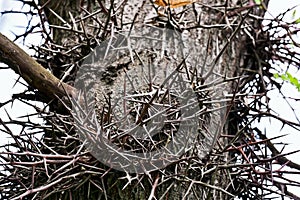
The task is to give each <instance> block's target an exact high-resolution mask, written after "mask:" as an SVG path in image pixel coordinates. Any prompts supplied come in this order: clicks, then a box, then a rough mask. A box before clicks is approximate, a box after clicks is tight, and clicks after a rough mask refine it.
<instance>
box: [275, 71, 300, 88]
mask: <svg viewBox="0 0 300 200" xmlns="http://www.w3.org/2000/svg"><path fill="white" fill-rule="evenodd" d="M273 76H274V78H276V79H281V80H283V81H287V82H289V83H290V84H292V85H294V86H295V87H296V88H297V90H298V91H299V92H300V81H299V80H298V79H297V78H296V77H294V76H293V75H292V74H291V73H289V72H286V73H285V74H278V73H275V74H273Z"/></svg>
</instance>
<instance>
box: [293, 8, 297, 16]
mask: <svg viewBox="0 0 300 200" xmlns="http://www.w3.org/2000/svg"><path fill="white" fill-rule="evenodd" d="M296 12H297V10H296V9H295V10H294V11H293V13H292V17H293V18H295V17H296Z"/></svg>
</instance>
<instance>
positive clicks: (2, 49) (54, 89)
mask: <svg viewBox="0 0 300 200" xmlns="http://www.w3.org/2000/svg"><path fill="white" fill-rule="evenodd" d="M0 61H1V62H3V63H5V64H7V65H8V66H9V67H10V68H12V69H13V70H14V71H15V72H16V73H17V74H19V75H20V76H21V77H22V78H23V79H24V80H25V81H26V82H27V83H28V85H29V86H31V87H33V88H36V89H38V90H39V91H40V92H42V93H43V94H44V95H46V97H48V98H49V99H52V98H57V97H60V98H61V97H64V96H67V95H69V96H72V97H76V96H77V90H76V89H75V88H74V87H72V86H70V85H68V84H66V83H63V82H61V81H60V80H59V79H58V78H56V77H55V76H54V75H53V74H51V73H50V72H49V71H48V70H47V69H45V68H44V67H43V66H42V65H40V64H39V63H38V62H36V61H35V60H34V59H33V58H32V57H30V56H29V55H28V54H27V53H26V52H25V51H24V50H23V49H21V48H20V47H19V46H17V45H16V44H15V43H13V42H12V41H11V40H9V39H8V38H7V37H5V36H4V35H2V34H1V33H0Z"/></svg>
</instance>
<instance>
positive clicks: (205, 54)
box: [33, 0, 263, 199]
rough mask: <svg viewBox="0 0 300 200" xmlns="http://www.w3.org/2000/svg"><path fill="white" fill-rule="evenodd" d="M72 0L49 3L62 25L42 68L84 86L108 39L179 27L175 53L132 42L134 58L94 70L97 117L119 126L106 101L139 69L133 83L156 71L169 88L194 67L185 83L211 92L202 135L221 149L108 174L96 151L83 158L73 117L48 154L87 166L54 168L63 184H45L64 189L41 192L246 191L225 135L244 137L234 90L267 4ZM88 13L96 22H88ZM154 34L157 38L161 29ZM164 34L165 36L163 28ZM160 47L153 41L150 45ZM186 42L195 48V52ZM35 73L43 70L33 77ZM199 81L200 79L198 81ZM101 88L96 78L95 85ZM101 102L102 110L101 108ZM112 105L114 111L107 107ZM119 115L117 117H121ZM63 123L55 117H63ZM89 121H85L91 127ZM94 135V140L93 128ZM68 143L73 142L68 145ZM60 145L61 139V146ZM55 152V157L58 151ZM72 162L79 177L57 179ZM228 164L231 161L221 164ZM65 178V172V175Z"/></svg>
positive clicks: (78, 195) (55, 28)
mask: <svg viewBox="0 0 300 200" xmlns="http://www.w3.org/2000/svg"><path fill="white" fill-rule="evenodd" d="M54 2H55V3H54ZM63 2H64V4H61V5H62V6H59V5H58V3H57V1H54V0H50V1H46V2H43V3H44V7H45V13H46V15H48V16H47V19H48V22H49V23H50V24H51V27H52V36H53V42H50V44H48V43H47V42H48V41H47V42H46V43H45V46H46V47H47V48H49V49H46V48H44V49H41V50H40V52H39V53H40V54H41V55H42V56H41V57H40V62H41V63H42V64H43V65H44V66H45V67H46V68H49V69H50V70H51V71H52V72H53V73H54V75H55V76H57V77H59V78H60V79H62V81H64V82H68V83H69V84H70V85H73V84H74V81H75V86H76V81H77V82H78V81H80V80H81V79H85V80H88V79H87V78H86V77H84V76H80V77H76V76H75V74H76V72H77V73H78V72H80V70H81V69H80V64H82V63H83V65H82V66H85V65H86V63H85V62H84V61H83V60H84V58H86V57H85V56H87V54H88V53H89V52H90V51H91V49H92V48H94V47H96V46H97V45H100V46H101V44H102V43H101V42H103V41H110V39H112V40H113V39H114V38H115V36H116V35H117V34H119V35H121V34H123V35H130V37H134V36H135V34H137V33H138V30H139V31H140V32H141V29H142V30H143V29H145V28H144V27H146V26H149V27H152V28H154V29H155V28H158V27H159V28H160V29H170V30H171V31H173V34H174V35H176V34H178V35H177V36H178V38H175V39H173V38H167V39H166V40H167V41H169V42H170V44H171V45H170V46H167V48H166V49H163V45H162V44H159V46H158V48H156V46H153V48H152V47H151V48H149V49H147V48H141V47H139V48H138V47H135V46H134V45H133V46H131V48H132V47H133V49H129V50H130V51H128V52H129V53H127V54H124V55H123V57H122V58H120V59H119V60H118V59H116V57H114V58H113V60H109V59H107V60H105V62H106V63H105V62H103V63H100V64H101V67H102V68H101V70H102V71H101V70H99V68H94V69H93V68H92V67H93V66H92V65H91V64H90V65H89V67H90V72H89V73H85V74H84V75H85V76H87V77H91V79H94V77H96V78H98V76H97V75H98V74H99V76H100V79H101V81H99V83H98V84H99V85H100V86H99V88H97V89H98V90H100V92H99V93H98V95H97V98H98V102H97V103H98V104H97V105H96V106H97V107H98V110H99V112H98V113H97V115H98V116H100V118H101V117H103V116H104V115H105V116H104V117H103V119H101V120H102V122H103V124H104V125H105V126H107V123H109V122H114V121H111V120H110V116H109V115H110V114H111V113H112V112H111V111H109V105H108V106H107V105H106V103H107V98H105V97H106V96H109V95H108V93H110V92H115V91H117V90H119V89H120V88H123V89H124V85H126V84H127V83H124V80H123V79H122V77H124V76H126V74H130V73H134V74H135V75H137V76H136V77H132V80H134V81H136V83H135V84H136V85H137V86H140V85H141V84H142V82H143V80H144V76H145V75H148V74H151V73H153V74H154V75H155V77H156V79H155V83H154V82H151V81H150V82H148V83H147V84H149V83H151V84H153V85H154V84H158V85H159V84H160V83H162V82H164V80H165V79H166V77H167V76H166V75H167V74H170V73H171V72H172V71H174V70H176V69H177V68H178V66H181V65H182V63H184V64H183V66H184V67H183V69H184V70H182V71H180V70H178V71H179V72H180V73H181V74H184V76H183V79H184V80H185V81H186V80H188V81H187V82H188V86H190V87H191V88H193V89H194V90H195V91H197V90H199V91H200V92H199V93H197V94H199V95H200V94H201V95H204V94H205V95H207V96H204V97H202V96H201V98H200V97H199V98H200V99H201V101H200V102H199V104H201V105H204V106H206V109H207V110H205V112H203V113H201V115H200V116H201V118H199V129H200V131H199V132H200V133H199V137H197V139H198V138H200V135H201V134H202V135H204V138H205V137H207V140H208V141H209V142H208V143H209V144H211V145H212V146H211V147H210V148H206V147H205V151H206V152H205V153H207V155H206V156H203V149H202V148H203V145H202V144H201V143H200V142H199V143H198V144H195V147H194V148H192V150H191V151H188V152H186V154H184V156H182V157H181V158H180V159H179V160H176V161H174V162H173V163H172V164H171V165H170V166H167V167H166V168H164V169H158V170H153V171H145V173H144V174H137V175H136V174H131V173H128V172H127V173H126V171H125V172H120V171H117V170H114V169H110V168H107V166H104V165H103V164H101V163H99V162H98V161H97V160H96V159H95V158H93V157H92V156H91V155H90V154H88V153H83V154H82V155H80V157H78V158H77V157H76V156H77V154H79V153H78V152H81V150H82V148H81V146H80V145H77V147H76V144H77V142H78V141H77V136H76V137H74V138H76V139H74V138H73V136H74V135H75V134H74V130H73V127H72V128H69V129H68V128H66V127H68V123H66V121H67V122H69V119H68V120H66V121H64V119H65V118H59V119H60V120H57V121H58V122H57V123H58V124H59V125H62V126H63V127H64V129H63V131H62V135H64V134H65V135H64V136H63V137H64V138H60V135H59V136H58V135H57V134H56V133H55V132H54V131H53V132H51V130H50V131H49V132H48V133H47V134H46V136H45V143H46V144H47V145H48V146H47V148H48V147H50V146H51V147H52V145H53V146H55V147H56V149H55V148H53V149H55V152H60V153H61V152H62V154H71V155H73V154H76V156H75V157H76V159H77V160H76V161H75V160H74V161H70V162H69V163H66V164H65V166H64V165H62V164H60V165H59V164H57V165H55V167H53V168H57V169H59V170H58V171H56V170H54V176H53V177H55V178H54V179H55V180H52V179H51V178H52V177H50V176H49V177H47V178H48V179H47V178H45V177H46V176H45V174H44V179H43V180H45V182H47V181H49V180H51V181H54V183H59V184H60V185H59V187H58V186H57V185H55V184H54V183H53V185H55V186H54V188H55V189H56V190H55V191H49V190H47V189H43V190H42V189H41V192H40V193H39V195H41V196H42V197H47V198H48V199H84V198H86V199H146V198H149V199H155V198H156V199H159V198H161V199H231V198H233V196H234V195H236V194H231V192H232V193H234V192H236V191H235V189H236V188H235V187H234V186H233V183H232V180H231V175H230V173H231V172H230V170H229V169H228V168H227V167H226V166H225V164H228V162H229V161H230V157H229V155H228V153H226V152H225V150H226V146H227V145H228V141H227V140H226V139H224V138H226V137H223V136H224V135H226V136H228V135H234V134H236V132H238V128H237V123H234V122H230V121H229V118H228V115H229V114H228V113H229V110H230V109H231V103H232V101H233V99H234V95H233V94H234V93H235V92H236V89H237V88H236V87H237V83H238V80H239V77H238V76H239V75H240V73H241V68H243V67H244V66H245V62H244V61H245V60H244V59H245V56H246V54H247V51H248V49H247V48H248V46H247V45H245V44H246V43H248V42H249V37H248V35H247V34H250V33H251V35H253V34H254V32H255V29H256V26H259V25H260V24H259V21H256V19H255V17H254V16H253V14H257V15H262V13H263V12H262V10H261V9H262V7H260V6H256V5H255V4H253V2H252V1H249V2H248V1H247V2H244V1H242V2H241V1H238V0H203V1H201V2H197V3H194V4H189V5H186V6H184V7H178V8H175V9H170V8H169V7H165V8H162V7H158V6H157V5H154V4H153V3H152V2H151V1H145V0H144V1H140V0H132V1H122V0H120V1H119V0H118V1H117V0H116V1H100V0H99V1H97V2H94V1H90V0H87V1H63ZM71 2H72V3H71ZM60 3H61V2H60ZM80 6H81V7H80ZM50 9H51V10H52V11H53V12H52V11H51V10H50ZM54 13H56V14H54ZM250 14H252V17H250ZM58 16H60V17H58ZM85 16H89V17H88V18H85ZM254 23H257V24H254ZM150 35H151V37H155V33H151V34H150ZM167 36H170V35H168V34H167ZM128 37H129V36H128ZM157 37H158V38H160V37H161V35H160V32H159V34H158V35H157ZM48 39H49V38H48ZM132 41H134V39H132ZM153 41H154V40H153V39H149V43H150V42H153ZM108 43H109V42H108ZM185 44H192V45H188V47H186V46H185ZM144 45H145V44H144ZM107 46H109V45H107ZM191 46H192V48H190V47H191ZM171 47H173V48H172V49H171ZM135 48H136V49H135ZM45 49H46V50H45ZM57 49H58V50H57ZM145 49H147V51H146V52H145ZM54 50H55V51H54ZM150 50H151V51H150ZM53 52H55V53H53ZM132 52H134V55H133V56H132V55H131V54H130V53H132ZM133 60H135V61H136V62H133ZM107 61H108V62H107ZM110 61H111V62H110ZM151 62H152V63H156V64H157V66H161V68H160V69H161V70H162V71H163V72H164V73H159V72H155V71H153V72H151V73H150V72H146V73H145V72H144V71H143V73H142V72H141V68H140V67H141V65H143V64H144V65H145V66H147V64H149V63H151ZM102 64H103V66H102ZM82 66H81V67H82ZM91 68H92V69H91ZM93 70H94V71H93ZM33 74H38V75H39V74H40V73H36V72H33ZM191 76H194V78H193V79H192V78H191ZM151 77H153V76H148V80H150V79H151ZM54 82H55V81H54ZM91 82H92V81H91ZM91 82H89V81H87V82H86V83H85V85H86V87H88V86H89V84H91ZM129 85H130V84H128V86H129ZM36 87H37V86H36ZM37 88H38V87H37ZM126 88H127V87H126ZM141 90H143V88H142V89H141ZM113 95H114V93H112V96H111V98H112V99H114V98H116V97H115V96H113ZM94 106H95V105H94V104H93V105H92V107H94ZM107 107H108V111H107V110H105V109H107ZM221 108H222V109H221ZM103 110H104V111H103ZM87 113H88V112H87ZM85 114H86V113H85ZM88 114H89V113H88ZM118 114H119V113H118V112H115V113H114V116H117V115H118ZM87 116H88V115H85V116H84V117H87ZM107 116H108V117H107ZM84 117H83V118H84ZM105 117H106V118H105ZM53 118H54V119H53V121H55V119H56V118H55V117H53ZM61 119H63V120H61ZM70 121H72V120H70ZM200 122H201V123H200ZM85 123H86V121H85V118H84V119H83V124H85ZM70 124H71V123H70ZM200 124H201V125H200ZM108 125H109V124H108ZM85 131H86V132H87V133H88V134H90V132H89V129H86V130H85ZM201 131H202V132H201ZM231 131H234V132H231ZM207 135H209V137H208V136H207ZM87 137H88V135H87ZM121 139H124V140H122V141H121V142H120V143H121V144H120V145H122V144H123V143H125V144H127V143H126V142H127V141H126V137H124V138H121ZM68 140H71V141H73V142H72V143H71V144H68ZM199 140H200V139H199ZM54 141H55V142H56V141H59V142H60V143H59V142H58V143H57V144H54V143H55V142H54ZM124 141H125V142H124ZM78 143H79V142H78ZM66 144H67V145H66ZM64 145H65V146H64ZM201 145H202V146H201ZM47 148H45V152H47V153H48V152H51V151H50V150H48V149H47ZM73 148H74V149H73ZM49 149H50V148H49ZM77 150H78V152H76V151H77ZM66 152H67V153H66ZM224 152H225V153H224ZM87 161H88V162H87ZM72 162H74V163H79V164H78V165H76V167H74V168H72V169H71V170H69V171H66V172H65V173H66V174H68V173H69V172H72V173H75V174H76V175H74V176H71V175H70V176H67V177H68V179H66V180H65V179H63V178H60V175H58V177H56V175H57V174H59V173H60V171H61V170H64V169H65V167H68V166H70V165H72ZM218 163H223V164H224V165H222V166H221V165H220V166H219V165H218ZM87 169H88V170H87ZM93 170H95V171H93ZM63 175H64V174H63V173H62V175H61V176H63ZM72 177H74V179H73V178H72ZM78 177H79V178H78ZM64 180H65V182H64ZM56 181H57V182H56ZM62 182H64V183H62ZM66 188H67V189H66ZM56 191H57V192H56ZM62 191H63V192H62ZM43 192H44V193H43Z"/></svg>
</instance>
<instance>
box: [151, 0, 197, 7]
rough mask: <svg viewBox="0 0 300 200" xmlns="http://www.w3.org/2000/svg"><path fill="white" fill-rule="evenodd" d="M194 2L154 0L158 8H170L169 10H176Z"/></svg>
mask: <svg viewBox="0 0 300 200" xmlns="http://www.w3.org/2000/svg"><path fill="white" fill-rule="evenodd" d="M195 1H196V0H155V1H154V3H155V4H157V5H159V6H170V7H171V8H177V7H180V6H185V5H188V4H192V3H194V2H195Z"/></svg>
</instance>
